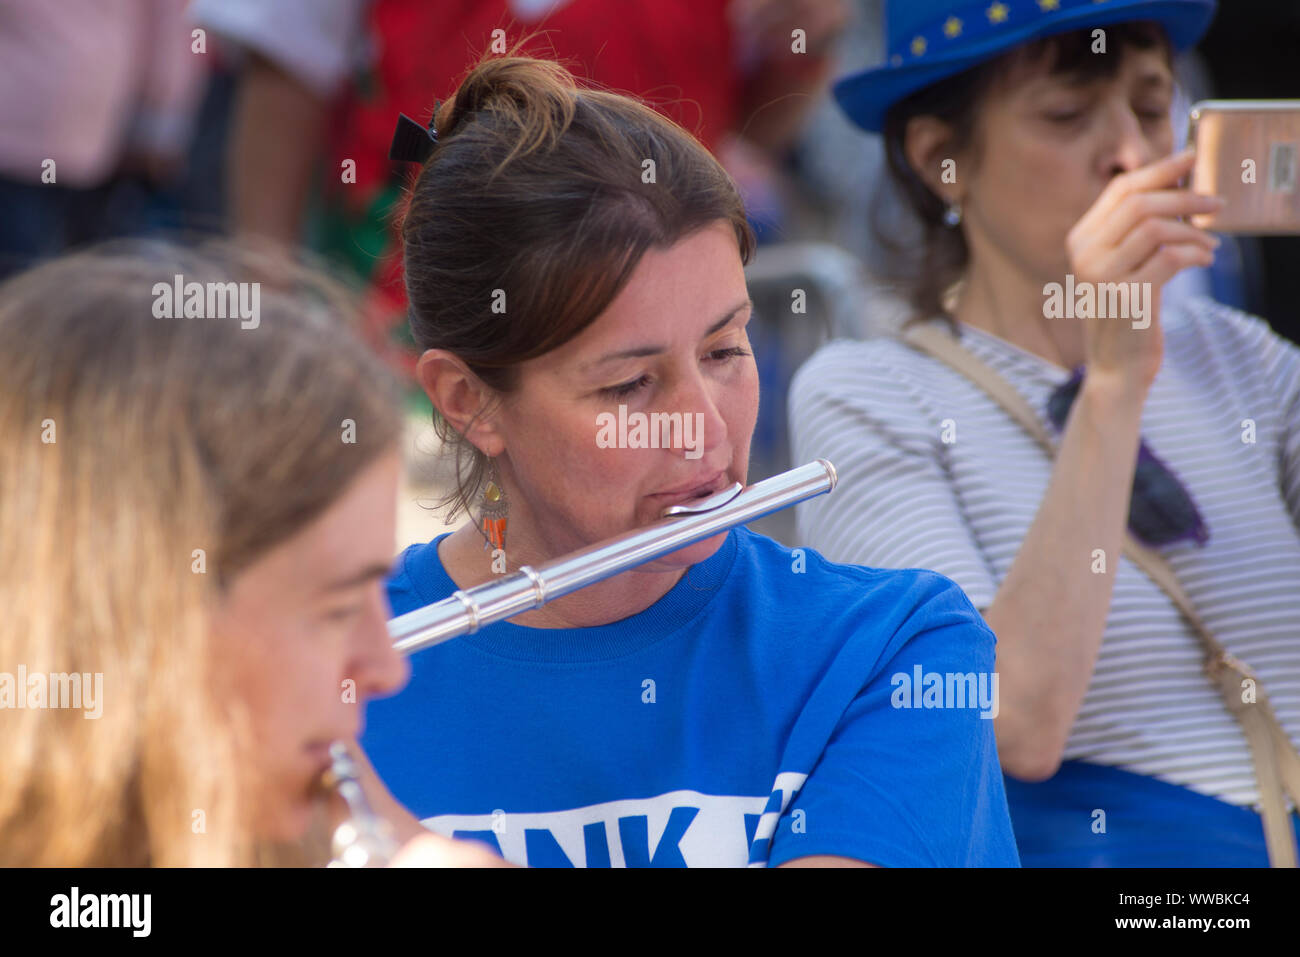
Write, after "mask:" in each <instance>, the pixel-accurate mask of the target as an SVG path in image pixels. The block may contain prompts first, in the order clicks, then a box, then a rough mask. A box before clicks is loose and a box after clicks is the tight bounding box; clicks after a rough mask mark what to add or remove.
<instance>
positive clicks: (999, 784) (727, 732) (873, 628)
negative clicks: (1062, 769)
mask: <svg viewBox="0 0 1300 957" xmlns="http://www.w3.org/2000/svg"><path fill="white" fill-rule="evenodd" d="M438 541H439V540H435V541H433V542H431V543H429V544H425V545H415V546H412V547H411V548H408V549H407V550H406V551H405V552H403V553H402V555H401V557H400V559H399V563H398V567H397V571H396V572H395V573H394V575H393V577H392V579H391V580H390V581H389V583H388V594H389V599H390V601H391V603H392V606H393V611H394V613H395V614H403V613H405V612H408V611H412V610H414V609H416V608H418V607H421V606H423V605H426V604H429V603H430V602H433V601H437V600H439V599H442V598H445V597H447V596H448V595H450V594H451V592H452V591H453V590H455V585H454V584H453V583H452V581H451V579H450V578H449V577H448V576H447V574H446V572H445V571H444V570H443V567H442V563H441V561H440V560H439V558H438V549H437V546H438ZM994 641H995V639H994V636H993V633H992V632H991V631H990V630H989V629H988V627H987V626H986V625H985V624H984V622H983V619H982V618H981V617H980V615H979V613H978V612H977V611H975V609H974V607H972V605H971V603H970V601H969V600H968V599H967V598H966V596H965V594H964V593H963V592H962V591H961V589H959V588H958V587H957V586H956V585H955V584H953V582H952V581H950V580H949V579H947V578H944V577H942V576H941V575H937V574H935V573H933V572H927V571H919V570H908V571H892V570H882V569H872V568H861V567H856V566H849V565H835V564H832V563H830V562H828V561H826V560H825V559H823V558H822V557H821V556H820V555H818V554H817V553H815V552H812V551H807V550H799V549H796V550H793V551H792V550H791V549H788V548H786V547H784V546H782V545H780V544H778V543H776V542H774V541H772V540H771V539H769V538H765V537H763V536H761V535H756V534H754V533H752V532H750V531H748V530H747V529H744V528H738V529H734V530H732V531H731V532H730V533H729V534H728V535H727V537H726V540H725V542H724V544H723V545H722V546H721V547H720V548H719V549H718V550H717V551H716V552H715V553H714V554H713V555H712V556H711V557H710V558H708V559H706V560H705V561H703V562H700V563H699V564H697V565H694V566H692V567H691V568H690V569H689V570H688V571H687V572H686V574H684V575H683V576H682V578H681V580H680V581H679V582H678V583H677V584H676V585H675V586H674V587H673V588H672V589H671V590H670V591H669V592H668V593H667V594H666V595H664V597H663V598H661V599H660V600H659V601H657V602H655V603H654V604H653V605H651V606H650V607H649V608H647V609H646V610H644V611H642V612H641V613H639V614H636V615H633V616H631V617H629V618H625V619H623V620H621V621H617V622H614V623H612V624H609V625H603V626H599V627H594V628H579V629H539V628H523V627H520V626H518V625H514V624H511V623H509V622H499V623H497V624H495V625H491V626H489V627H487V628H484V629H483V630H482V631H480V632H478V633H477V634H474V635H467V636H463V637H460V638H456V639H453V640H451V641H448V642H444V643H443V644H440V645H436V646H434V647H432V648H428V649H426V650H424V651H421V652H419V653H417V654H415V655H414V656H412V660H411V672H412V673H411V681H410V684H409V685H408V686H407V687H406V688H405V689H404V690H403V691H402V692H400V693H399V694H397V695H395V696H393V697H391V698H387V699H383V700H377V701H372V702H370V704H369V705H368V706H367V730H366V733H365V735H364V737H363V738H362V746H363V747H364V748H365V750H366V752H367V753H368V754H369V756H370V758H371V760H372V761H373V762H374V766H375V768H376V770H377V771H378V772H379V775H380V777H381V778H383V780H384V781H385V783H386V784H387V785H388V787H389V788H390V790H391V791H392V793H393V795H394V796H395V797H396V798H397V799H398V800H399V801H401V802H402V803H403V804H404V805H405V806H406V807H407V808H409V809H410V810H411V812H412V813H413V814H415V815H416V817H418V818H420V819H421V820H422V821H423V823H424V824H425V826H427V827H429V828H431V829H433V830H434V831H437V832H439V833H442V834H445V835H448V836H454V837H463V838H473V839H477V840H481V841H485V842H486V843H487V844H489V845H491V846H492V847H493V848H494V849H496V850H497V851H498V852H499V853H501V854H502V855H503V856H504V857H505V858H506V859H507V860H510V861H513V862H515V863H519V864H528V865H530V866H539V865H541V866H561V867H567V866H577V867H581V866H587V867H610V866H614V867H617V866H628V867H637V866H639V867H645V866H650V867H674V866H675V867H683V866H691V867H698V866H723V867H726V866H745V865H751V866H752V865H757V866H762V865H764V864H767V865H772V866H775V865H777V864H780V863H782V862H784V861H789V860H792V859H794V858H797V857H804V856H806V855H810V854H834V855H840V856H844V857H851V858H856V859H858V860H862V861H867V862H870V863H873V864H879V865H882V866H890V867H898V866H1008V867H1014V866H1018V865H1019V858H1018V857H1017V853H1016V845H1015V841H1014V839H1013V837H1012V833H1011V822H1010V818H1009V816H1008V813H1007V802H1006V795H1005V792H1004V790H1003V781H1002V774H1001V772H1000V770H999V767H998V758H997V749H996V744H995V740H994V736H993V721H992V720H990V718H991V717H992V714H994V713H996V712H995V711H994V710H992V708H990V707H989V705H990V703H991V701H995V700H996V685H995V684H992V682H991V681H990V679H989V675H990V673H991V672H992V671H993V660H994ZM945 676H947V678H946V679H945ZM963 679H965V682H966V683H965V684H963ZM976 686H979V688H977V687H976ZM981 689H982V690H983V691H988V690H991V691H992V692H993V693H994V694H993V698H992V699H990V698H989V697H988V696H987V694H985V695H984V696H983V697H982V699H981V694H980V690H981ZM945 695H946V696H947V697H945ZM959 699H960V705H957V706H953V705H956V703H957V702H958V701H959ZM945 702H946V703H947V704H948V705H950V706H947V707H944V706H941V705H943V704H944V703H945ZM981 714H985V715H988V717H982V716H981Z"/></svg>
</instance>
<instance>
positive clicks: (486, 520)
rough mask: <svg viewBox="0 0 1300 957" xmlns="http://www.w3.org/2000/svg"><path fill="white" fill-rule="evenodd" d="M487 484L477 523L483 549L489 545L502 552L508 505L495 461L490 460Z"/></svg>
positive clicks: (480, 502) (480, 501) (504, 541)
mask: <svg viewBox="0 0 1300 957" xmlns="http://www.w3.org/2000/svg"><path fill="white" fill-rule="evenodd" d="M490 461H491V466H490V468H489V471H488V482H487V485H486V486H485V487H484V489H483V496H482V498H481V499H480V500H479V521H480V528H481V530H482V532H483V547H484V548H487V547H488V546H489V545H490V546H491V547H492V548H494V549H495V548H499V549H501V550H502V551H504V550H505V547H506V516H507V515H508V513H509V511H510V503H509V502H508V501H507V500H506V491H505V489H504V488H503V487H502V485H501V476H500V473H499V472H498V471H497V463H496V460H495V459H492V460H490Z"/></svg>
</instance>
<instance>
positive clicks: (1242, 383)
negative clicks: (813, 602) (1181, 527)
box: [790, 298, 1300, 807]
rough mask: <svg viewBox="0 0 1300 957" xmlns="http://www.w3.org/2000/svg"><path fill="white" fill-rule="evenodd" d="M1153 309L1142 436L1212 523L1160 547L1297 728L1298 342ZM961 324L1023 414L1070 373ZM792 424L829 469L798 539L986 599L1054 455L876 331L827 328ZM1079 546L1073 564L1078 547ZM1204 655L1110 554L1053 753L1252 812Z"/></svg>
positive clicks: (1227, 313) (1200, 302)
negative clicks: (1083, 667)
mask: <svg viewBox="0 0 1300 957" xmlns="http://www.w3.org/2000/svg"><path fill="white" fill-rule="evenodd" d="M1162 322H1163V329H1164V335H1165V353H1164V359H1163V363H1162V365H1161V368H1160V371H1159V374H1158V375H1157V377H1156V379H1155V382H1154V384H1153V385H1152V388H1151V390H1150V393H1149V395H1148V398H1147V402H1146V406H1145V408H1144V410H1143V414H1142V435H1143V438H1144V439H1145V440H1146V442H1147V445H1148V447H1149V448H1150V449H1151V450H1152V451H1153V452H1154V453H1155V455H1156V456H1157V457H1158V458H1160V459H1161V460H1162V461H1163V462H1164V463H1165V464H1166V465H1168V466H1169V467H1170V468H1171V469H1172V470H1173V472H1174V474H1175V475H1176V476H1177V477H1178V478H1179V479H1180V480H1181V481H1182V483H1183V484H1184V486H1185V487H1186V488H1187V489H1188V490H1189V491H1190V492H1191V494H1192V496H1193V498H1194V499H1195V501H1196V503H1197V506H1198V507H1199V509H1200V511H1201V514H1202V515H1203V516H1204V518H1205V521H1206V524H1207V526H1208V528H1209V532H1210V540H1209V542H1208V543H1207V544H1206V545H1204V546H1198V545H1197V544H1195V543H1194V542H1180V543H1177V544H1173V545H1169V546H1166V547H1164V548H1163V549H1162V552H1163V554H1164V555H1165V557H1166V558H1167V559H1168V561H1169V563H1170V564H1171V566H1172V567H1173V569H1174V571H1175V572H1176V574H1177V575H1178V578H1179V579H1180V581H1181V582H1182V583H1183V586H1184V587H1185V588H1186V589H1187V591H1188V593H1189V594H1190V595H1191V597H1192V600H1193V602H1194V603H1195V605H1196V607H1197V609H1198V610H1199V612H1200V613H1201V616H1202V618H1203V619H1204V621H1205V623H1206V625H1207V626H1208V627H1209V628H1210V630H1211V632H1212V633H1213V634H1214V635H1215V636H1216V637H1217V638H1218V639H1219V641H1221V642H1222V643H1223V644H1224V645H1225V646H1226V647H1227V649H1228V650H1229V651H1230V652H1232V653H1233V654H1234V655H1236V656H1237V657H1238V658H1240V659H1242V660H1243V661H1245V662H1246V663H1247V664H1248V665H1249V666H1250V667H1252V668H1253V669H1254V670H1255V672H1256V673H1257V674H1258V675H1259V678H1260V681H1261V684H1262V686H1263V687H1264V688H1265V689H1266V690H1267V692H1268V694H1269V696H1270V698H1271V700H1272V703H1273V707H1274V710H1275V712H1276V713H1277V716H1278V718H1279V720H1280V721H1281V722H1282V725H1283V727H1284V728H1285V729H1286V731H1287V733H1288V734H1289V736H1290V738H1291V740H1292V742H1296V741H1300V349H1297V348H1296V347H1295V346H1294V345H1292V344H1290V343H1289V342H1287V341H1285V340H1283V339H1281V338H1280V337H1278V336H1277V335H1275V334H1274V333H1273V332H1272V331H1271V330H1270V329H1269V328H1268V326H1267V325H1266V324H1265V323H1264V322H1263V321H1261V320H1259V319H1257V318H1254V317H1252V316H1248V315H1245V314H1243V313H1241V312H1238V311H1236V310H1233V309H1230V308H1228V307H1226V306H1223V305H1220V304H1218V303H1215V302H1213V301H1211V300H1208V299H1202V298H1192V299H1188V300H1186V301H1183V302H1179V303H1173V302H1170V303H1167V304H1166V306H1165V308H1164V311H1163V319H1162ZM961 330H962V341H963V343H964V344H965V345H966V346H967V348H969V349H970V350H971V351H972V352H973V353H974V354H975V355H977V356H978V357H979V358H981V359H982V360H984V361H985V362H986V363H988V364H989V365H990V366H992V367H993V368H994V369H995V370H997V371H998V372H999V373H1000V374H1001V375H1002V376H1003V377H1004V378H1006V379H1007V380H1008V381H1009V382H1010V383H1011V384H1012V385H1013V386H1014V387H1015V388H1016V389H1017V390H1018V391H1019V392H1020V393H1021V394H1022V395H1023V396H1024V397H1025V398H1026V399H1027V400H1028V401H1029V402H1030V404H1031V405H1032V406H1033V407H1034V408H1036V409H1039V410H1045V409H1046V406H1047V400H1048V396H1049V395H1050V394H1051V392H1052V390H1053V389H1054V388H1056V387H1057V386H1058V385H1060V384H1062V383H1063V382H1065V381H1066V379H1068V378H1069V373H1068V372H1067V370H1065V369H1062V368H1060V367H1059V366H1056V365H1055V364H1053V363H1051V362H1049V361H1047V360H1046V359H1042V358H1040V357H1038V356H1035V355H1033V354H1031V353H1029V352H1026V351H1024V350H1022V349H1020V348H1018V347H1016V346H1013V345H1011V344H1010V343H1008V342H1006V341H1005V340H1002V339H1000V338H998V337H996V336H994V335H992V334H990V333H988V332H985V331H983V330H979V329H976V328H974V327H970V326H962V327H961ZM1044 420H1045V421H1046V416H1045V414H1044ZM790 428H791V434H792V436H793V438H792V442H793V446H794V449H793V451H794V461H797V462H798V461H807V460H809V459H812V458H816V457H819V456H821V457H826V458H829V459H830V460H831V461H832V462H834V463H835V466H836V468H837V469H838V470H839V476H840V482H839V486H838V487H837V489H836V491H835V492H834V493H833V494H831V495H829V496H822V497H821V498H818V499H814V500H813V501H811V502H809V503H806V504H805V505H802V506H800V507H799V512H798V528H799V535H800V541H801V542H802V543H804V544H806V545H808V546H809V547H812V548H815V549H817V550H818V551H820V552H822V553H823V554H824V555H825V556H826V557H827V558H829V559H831V560H832V561H835V562H845V563H854V564H862V565H871V566H877V567H885V568H928V569H933V570H935V571H938V572H940V573H942V574H944V575H946V576H948V577H949V578H951V579H953V580H954V581H956V582H957V583H958V584H959V585H961V586H962V588H963V589H965V591H966V593H967V595H968V596H969V597H970V599H971V601H972V603H973V604H974V605H975V607H976V608H979V609H981V610H984V609H987V608H988V606H989V605H990V604H991V603H992V601H993V597H994V595H995V594H996V592H997V589H998V585H999V583H1000V582H1001V581H1002V580H1003V578H1004V577H1005V576H1006V574H1007V571H1008V570H1009V569H1010V567H1011V563H1012V561H1013V560H1014V559H1015V557H1016V553H1017V551H1018V549H1019V547H1020V544H1021V542H1022V541H1023V540H1024V537H1025V534H1026V532H1027V531H1028V529H1029V526H1030V524H1031V522H1032V521H1033V519H1034V517H1035V514H1036V513H1037V511H1038V506H1039V502H1040V501H1041V500H1042V497H1043V494H1044V492H1045V491H1046V488H1047V483H1048V478H1049V476H1050V474H1051V469H1052V463H1051V461H1050V460H1049V458H1048V457H1047V456H1046V454H1045V453H1044V452H1043V451H1042V450H1041V449H1040V447H1039V446H1038V445H1037V444H1036V443H1035V441H1034V440H1033V439H1032V438H1031V437H1030V436H1029V435H1028V434H1027V433H1026V432H1025V431H1024V430H1023V429H1022V428H1021V427H1020V426H1019V425H1017V424H1016V423H1015V422H1014V421H1013V420H1012V419H1011V418H1010V417H1009V416H1008V415H1007V414H1006V413H1005V412H1004V411H1002V409H1001V407H1000V406H998V405H997V404H995V403H994V401H993V400H992V399H990V398H989V397H987V396H986V395H985V394H984V392H983V391H981V390H980V389H979V388H978V387H977V386H975V385H974V384H973V383H972V382H970V381H969V380H967V379H966V378H965V377H963V376H961V375H960V374H958V373H957V372H954V371H952V370H951V369H949V368H948V367H947V366H946V365H944V364H942V363H940V362H939V361H938V360H936V359H933V358H930V357H929V356H926V355H923V354H921V353H918V352H916V351H915V350H913V349H912V348H910V347H908V346H907V345H904V344H903V343H902V342H900V341H898V340H895V339H893V338H878V339H871V340H867V341H861V342H859V341H836V342H832V343H829V344H828V345H826V346H823V347H822V348H821V349H820V350H819V351H818V352H817V353H816V354H815V355H814V356H813V357H812V359H810V360H809V361H808V363H807V364H805V365H804V366H803V368H802V369H800V371H799V373H798V375H797V376H796V377H795V380H794V382H793V383H792V385H791V390H790ZM1051 428H1052V427H1051V426H1050V425H1048V429H1049V430H1051ZM1252 439H1253V441H1252ZM1081 520H1085V521H1086V518H1084V519H1081ZM1107 558H1108V560H1113V558H1114V556H1107ZM1080 560H1081V562H1082V563H1083V564H1082V565H1081V568H1082V569H1084V570H1085V571H1084V572H1082V573H1087V571H1086V570H1087V569H1089V568H1090V567H1091V564H1092V556H1091V554H1088V555H1084V556H1082V557H1081V559H1080ZM1202 659H1203V654H1202V651H1201V645H1200V642H1199V641H1198V640H1197V638H1196V636H1195V634H1194V633H1193V632H1192V631H1191V629H1190V628H1189V627H1188V626H1187V625H1186V623H1185V622H1184V620H1183V618H1182V617H1181V615H1180V614H1179V612H1178V610H1177V608H1176V607H1175V606H1174V604H1173V602H1172V601H1171V600H1170V599H1169V598H1168V597H1167V596H1166V595H1165V594H1164V592H1162V591H1161V590H1160V588H1159V587H1157V586H1156V585H1155V584H1154V583H1153V582H1152V581H1151V580H1150V579H1148V578H1147V577H1146V575H1145V574H1144V573H1143V572H1142V571H1141V570H1140V569H1138V568H1137V567H1136V566H1134V565H1132V564H1130V563H1129V562H1128V560H1127V559H1124V558H1120V559H1119V568H1118V571H1117V575H1116V581H1115V588H1114V593H1113V597H1112V600H1111V606H1110V611H1109V614H1108V617H1107V620H1106V631H1105V636H1104V638H1103V641H1102V645H1101V650H1100V653H1099V656H1098V659H1097V665H1096V670H1095V671H1094V673H1093V677H1092V681H1091V683H1090V685H1089V687H1088V692H1087V695H1086V696H1085V698H1084V701H1083V705H1082V708H1081V709H1080V711H1079V714H1078V717H1077V718H1076V720H1075V723H1074V726H1073V728H1072V730H1071V732H1070V736H1069V739H1068V741H1067V744H1066V749H1065V754H1064V760H1080V761H1085V762H1090V763H1093V764H1100V765H1108V766H1114V767H1119V768H1123V769H1125V770H1128V771H1133V772H1136V773H1139V774H1145V775H1150V776H1152V777H1155V778H1158V779H1161V780H1164V781H1167V782H1170V783H1173V784H1179V785H1183V786H1185V787H1188V788H1191V789H1192V790H1195V791H1197V792H1200V793H1202V794H1206V795H1209V796H1212V797H1216V798H1219V799H1220V800H1223V801H1226V802H1228V803H1231V804H1236V805H1240V806H1253V807H1257V806H1258V800H1259V795H1258V790H1257V787H1256V785H1255V777H1254V770H1253V765H1252V763H1251V760H1250V752H1249V749H1248V747H1247V744H1246V739H1245V736H1244V735H1243V733H1242V731H1241V729H1240V727H1239V725H1238V724H1237V722H1236V720H1235V719H1234V718H1233V717H1232V716H1231V715H1229V714H1228V712H1227V710H1226V709H1225V708H1224V706H1223V703H1222V700H1221V699H1220V697H1219V694H1218V692H1217V691H1216V690H1215V689H1214V688H1213V687H1212V686H1211V684H1210V681H1209V680H1208V678H1207V677H1206V676H1205V674H1204V671H1203V670H1202Z"/></svg>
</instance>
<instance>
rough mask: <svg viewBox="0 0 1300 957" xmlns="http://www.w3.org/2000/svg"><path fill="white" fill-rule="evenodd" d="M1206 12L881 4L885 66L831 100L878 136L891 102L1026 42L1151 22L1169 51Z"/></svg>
mask: <svg viewBox="0 0 1300 957" xmlns="http://www.w3.org/2000/svg"><path fill="white" fill-rule="evenodd" d="M1214 10H1215V0H975V2H971V0H885V42H886V53H885V62H884V63H883V64H882V65H881V66H878V67H874V68H872V69H870V70H863V71H862V72H861V73H854V74H853V75H851V76H847V77H845V78H843V79H842V80H840V81H839V82H837V83H836V84H835V87H834V93H835V99H836V100H837V101H838V102H839V104H840V107H841V108H842V109H843V110H844V112H845V113H847V114H848V116H849V119H851V120H853V122H854V123H856V124H857V125H858V126H860V127H862V128H863V129H865V130H870V131H871V132H873V133H878V132H880V130H881V129H882V128H883V127H884V125H885V114H886V113H887V112H888V110H889V108H890V107H891V106H893V105H894V104H895V103H897V102H898V101H899V100H902V99H904V98H905V97H907V96H910V95H911V94H913V93H915V92H917V91H918V90H922V89H925V87H927V86H930V85H931V84H933V83H937V82H939V81H940V80H942V79H945V78H947V77H950V76H953V75H955V74H957V73H961V72H962V71H963V70H968V69H970V68H971V67H973V66H977V65H979V64H980V63H982V62H983V61H985V60H989V59H992V58H993V57H995V56H998V55H1000V54H1002V53H1005V52H1007V51H1008V50H1010V49H1012V48H1013V47H1016V46H1019V45H1020V44H1022V43H1025V42H1027V41H1029V40H1035V39H1037V38H1039V37H1044V36H1050V35H1051V34H1053V33H1065V32H1067V31H1070V30H1080V29H1086V28H1091V27H1095V26H1096V27H1104V26H1105V25H1106V24H1109V23H1124V22H1131V21H1135V20H1152V21H1155V22H1156V23H1158V24H1160V25H1161V26H1162V27H1164V29H1165V33H1166V34H1168V36H1169V41H1170V43H1171V44H1172V46H1173V48H1174V52H1175V53H1177V52H1180V51H1182V50H1186V49H1188V48H1189V47H1192V46H1195V44H1196V41H1197V40H1199V39H1200V38H1201V36H1202V35H1203V34H1204V33H1205V31H1206V29H1207V28H1208V27H1209V25H1210V21H1211V20H1212V19H1214Z"/></svg>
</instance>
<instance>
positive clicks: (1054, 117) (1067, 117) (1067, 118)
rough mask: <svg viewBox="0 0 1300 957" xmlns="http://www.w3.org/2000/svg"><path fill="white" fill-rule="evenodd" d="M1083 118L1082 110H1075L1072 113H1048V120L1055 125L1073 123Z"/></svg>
mask: <svg viewBox="0 0 1300 957" xmlns="http://www.w3.org/2000/svg"><path fill="white" fill-rule="evenodd" d="M1082 116H1083V111H1082V110H1074V111H1072V112H1070V113H1048V114H1047V118H1048V119H1049V120H1051V121H1052V122H1053V123H1073V122H1074V121H1075V120H1077V119H1079V118H1080V117H1082Z"/></svg>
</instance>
